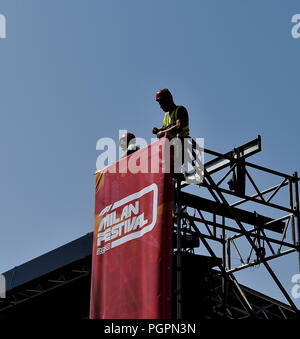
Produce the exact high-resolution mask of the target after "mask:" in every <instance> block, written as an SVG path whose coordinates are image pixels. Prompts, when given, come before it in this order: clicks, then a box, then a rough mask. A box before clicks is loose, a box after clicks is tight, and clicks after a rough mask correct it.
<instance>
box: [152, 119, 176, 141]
mask: <svg viewBox="0 0 300 339" xmlns="http://www.w3.org/2000/svg"><path fill="white" fill-rule="evenodd" d="M180 126H181V122H180V119H178V120H176V123H175V125H173V126H171V127H169V128H167V129H164V130H159V131H158V132H157V137H158V138H162V137H166V136H167V135H168V134H169V135H175V134H176V132H177V131H178V130H179V129H180Z"/></svg>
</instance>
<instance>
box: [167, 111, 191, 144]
mask: <svg viewBox="0 0 300 339" xmlns="http://www.w3.org/2000/svg"><path fill="white" fill-rule="evenodd" d="M178 108H179V106H177V107H176V108H175V109H174V110H173V111H172V112H171V114H170V113H169V112H166V113H165V116H164V120H163V128H168V127H171V126H172V125H175V124H176V120H178V119H177V111H178ZM189 134H190V129H189V125H188V123H186V124H185V125H181V126H180V132H178V133H176V135H175V136H176V137H181V138H186V137H188V136H189Z"/></svg>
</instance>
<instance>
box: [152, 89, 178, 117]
mask: <svg viewBox="0 0 300 339" xmlns="http://www.w3.org/2000/svg"><path fill="white" fill-rule="evenodd" d="M155 98H156V101H157V102H158V103H159V105H160V107H161V109H162V110H163V111H164V112H169V111H170V110H171V109H172V107H173V106H174V101H173V97H172V94H171V92H170V91H169V90H168V89H167V88H164V89H161V90H160V91H158V92H157V93H156V96H155Z"/></svg>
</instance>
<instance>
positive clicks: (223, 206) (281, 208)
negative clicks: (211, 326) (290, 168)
mask: <svg viewBox="0 0 300 339" xmlns="http://www.w3.org/2000/svg"><path fill="white" fill-rule="evenodd" d="M259 151H261V138H260V136H258V138H256V139H254V140H252V141H250V142H248V143H247V144H244V145H242V146H240V147H238V148H235V149H234V150H232V151H231V152H228V153H225V154H221V153H218V152H215V151H211V150H209V149H204V152H205V156H206V157H207V156H208V157H209V158H210V159H209V161H207V162H206V163H205V165H204V179H203V182H202V183H201V184H198V185H188V184H187V183H186V181H185V180H184V177H183V176H182V175H177V176H176V177H175V179H174V187H175V203H174V227H175V231H176V232H175V233H176V239H177V243H176V250H175V254H176V258H177V260H176V266H177V300H176V303H177V318H178V319H181V318H182V307H181V306H182V286H181V271H182V267H181V266H182V262H181V257H182V255H183V254H185V253H193V252H194V247H195V246H193V245H190V246H189V245H188V243H189V241H188V239H194V240H195V239H198V240H200V243H201V245H203V246H204V248H205V249H206V250H207V252H208V253H209V255H210V256H211V257H212V258H214V259H217V258H221V259H222V260H221V262H219V263H218V274H220V275H221V277H222V288H221V294H220V295H219V297H221V299H222V303H223V316H224V317H226V318H234V316H233V314H234V311H233V310H232V303H229V302H228V298H229V294H230V293H231V292H229V291H232V293H234V294H235V296H236V297H237V299H238V300H239V303H240V306H241V307H242V309H244V311H245V314H246V316H248V317H251V318H262V317H265V315H266V314H265V313H264V312H263V311H262V310H260V309H258V308H257V307H255V305H253V304H252V303H251V301H249V300H248V298H247V296H246V293H245V291H244V290H243V289H242V288H241V286H240V284H239V283H238V281H237V279H236V278H235V276H234V273H235V272H238V271H241V270H245V269H247V268H249V267H252V266H257V265H262V266H263V267H264V268H265V269H266V270H267V272H268V274H269V275H270V277H271V278H272V279H273V281H274V282H275V284H276V285H277V287H278V289H279V290H280V291H281V293H282V294H283V296H284V297H285V299H286V300H287V302H288V304H289V305H290V307H291V310H292V311H293V312H294V313H295V315H298V314H299V311H298V309H297V307H296V305H295V303H294V301H293V300H292V298H291V297H290V295H289V293H288V292H287V291H286V289H285V288H284V286H283V284H282V282H281V281H280V279H279V277H278V276H277V275H276V274H275V273H274V271H273V270H272V268H271V267H270V265H269V262H270V261H271V260H274V259H275V258H279V257H282V256H286V255H288V254H291V253H294V252H296V253H297V254H298V260H299V267H300V245H299V244H300V223H299V215H300V214H299V185H298V183H299V178H298V174H297V172H295V173H293V174H292V175H288V174H284V173H281V172H278V171H274V170H272V169H268V168H266V167H262V166H259V165H256V164H253V163H250V162H248V161H246V158H248V157H250V156H251V155H253V154H255V153H257V152H259ZM265 175H266V176H268V177H272V179H270V178H268V179H264V181H263V184H265V183H270V182H273V180H274V178H275V179H276V184H275V185H272V186H271V187H269V188H264V189H263V190H262V189H260V188H259V186H261V184H262V183H261V182H260V181H261V178H262V176H265ZM230 176H232V177H231V178H230ZM226 179H230V180H229V181H228V182H226ZM226 185H227V186H226ZM192 186H193V187H192ZM188 188H193V190H194V191H196V194H195V193H193V194H192V193H188V192H186V189H188ZM275 200H276V201H275ZM277 200H278V201H277ZM237 206H239V207H237ZM241 206H242V207H243V208H241ZM261 210H262V212H263V213H261V212H260V213H258V212H257V211H261ZM265 213H268V215H267V216H266V215H265ZM274 216H275V217H274ZM183 242H184V243H185V244H186V245H184V246H183V245H182V244H183ZM194 242H195V241H194ZM215 244H219V246H216V245H215ZM233 256H237V257H238V258H239V261H240V263H239V264H238V265H236V266H234V264H233V260H232V258H233Z"/></svg>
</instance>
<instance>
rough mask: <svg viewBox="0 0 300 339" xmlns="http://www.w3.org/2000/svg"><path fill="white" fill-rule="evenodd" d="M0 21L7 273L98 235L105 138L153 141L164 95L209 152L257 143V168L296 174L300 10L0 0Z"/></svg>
mask: <svg viewBox="0 0 300 339" xmlns="http://www.w3.org/2000/svg"><path fill="white" fill-rule="evenodd" d="M0 13H1V14H4V15H5V16H6V19H7V38H6V39H0V98H1V100H0V112H1V113H0V114H1V124H0V145H1V155H2V161H1V166H0V178H1V190H0V196H1V198H0V201H1V209H0V211H1V213H0V225H1V227H0V272H4V271H6V270H8V269H10V268H12V267H14V266H16V265H20V264H22V263H24V262H26V261H27V260H30V259H32V258H34V257H36V256H38V255H41V254H43V253H45V252H47V251H49V250H52V249H54V248H56V247H58V246H60V245H63V244H65V243H66V242H68V241H71V240H73V239H76V238H78V237H80V236H82V235H83V234H85V233H87V232H90V231H92V229H93V213H94V177H93V172H94V171H95V164H96V159H97V156H98V155H99V152H97V151H96V142H97V140H98V139H99V138H101V137H112V138H115V139H116V140H117V138H118V130H119V129H128V130H130V131H132V132H134V133H135V134H136V135H137V136H139V137H144V138H147V139H148V140H150V138H151V137H152V135H151V128H152V127H153V126H159V125H160V124H161V121H162V111H161V110H160V109H159V106H158V105H157V103H156V102H155V101H154V94H155V92H156V91H157V90H158V89H160V88H164V87H168V88H169V89H170V90H171V91H172V93H173V95H174V98H175V102H176V103H177V104H181V105H185V106H186V107H187V109H188V110H189V114H190V124H191V134H192V135H193V136H194V137H203V138H205V145H206V147H208V148H210V149H214V150H217V151H220V152H225V151H228V150H231V149H232V148H233V147H234V146H238V145H240V144H243V143H245V142H247V141H248V140H251V139H253V138H255V137H256V136H257V135H258V134H261V136H262V139H263V152H262V153H261V154H259V155H256V156H255V159H253V161H256V162H258V163H260V164H262V165H264V166H267V167H271V168H273V169H277V170H280V171H282V172H287V173H293V172H294V171H297V170H298V171H299V170H300V160H299V157H298V156H299V151H298V149H299V148H298V147H299V142H298V129H299V108H300V99H299V86H298V81H299V80H298V79H299V76H300V63H299V60H300V58H299V57H300V39H293V38H292V36H291V29H292V26H293V24H292V23H291V17H292V16H293V15H294V14H295V13H300V4H299V1H292V0H289V1H284V2H283V1H280V0H264V1H259V0H252V1H237V0H227V1H222V0H218V1H217V0H189V1H183V0H180V1H179V0H172V1H170V0H163V1H161V0H160V1H158V0H88V1H83V0H51V1H50V0H48V1H46V0H26V1H21V0H1V1H0ZM294 273H298V272H297V266H295V272H294ZM247 278H249V276H247ZM248 280H249V279H248ZM286 280H287V281H289V280H290V276H288V277H286ZM288 288H289V286H288ZM271 292H272V291H271ZM271 292H270V293H271Z"/></svg>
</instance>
